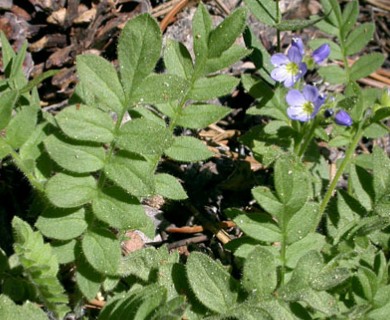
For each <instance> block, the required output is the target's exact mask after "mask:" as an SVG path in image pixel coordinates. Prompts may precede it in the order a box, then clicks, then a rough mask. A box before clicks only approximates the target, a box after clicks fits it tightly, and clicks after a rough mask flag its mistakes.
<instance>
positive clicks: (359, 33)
mask: <svg viewBox="0 0 390 320" xmlns="http://www.w3.org/2000/svg"><path fill="white" fill-rule="evenodd" d="M374 31H375V25H374V23H371V22H366V23H363V24H361V25H360V26H357V27H356V28H355V29H354V30H353V31H352V32H351V33H350V34H349V35H348V38H347V41H346V43H345V47H346V53H347V55H349V56H350V55H353V54H356V53H358V52H359V51H360V50H362V49H363V48H364V47H365V46H366V45H367V44H368V43H369V42H370V41H371V39H372V37H373V35H374Z"/></svg>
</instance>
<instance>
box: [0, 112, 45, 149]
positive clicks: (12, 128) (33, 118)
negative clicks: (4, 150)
mask: <svg viewBox="0 0 390 320" xmlns="http://www.w3.org/2000/svg"><path fill="white" fill-rule="evenodd" d="M38 111H39V107H38V106H36V105H29V106H24V107H22V108H21V109H20V110H19V111H18V113H16V115H15V116H14V117H13V118H12V119H11V121H10V122H9V124H8V126H7V136H6V137H7V141H8V143H9V144H10V145H11V146H12V147H13V148H15V149H17V148H19V147H21V146H22V145H23V144H24V143H25V142H26V141H27V140H28V138H29V137H30V136H31V134H32V133H33V131H34V129H35V126H36V124H37V120H38Z"/></svg>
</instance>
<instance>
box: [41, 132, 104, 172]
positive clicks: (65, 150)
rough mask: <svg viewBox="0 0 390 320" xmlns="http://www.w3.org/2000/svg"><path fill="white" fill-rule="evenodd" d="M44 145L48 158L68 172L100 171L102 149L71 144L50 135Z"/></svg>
mask: <svg viewBox="0 0 390 320" xmlns="http://www.w3.org/2000/svg"><path fill="white" fill-rule="evenodd" d="M44 143H45V148H46V150H47V152H48V154H49V155H50V157H51V158H52V159H53V160H54V161H55V162H56V163H57V164H58V165H60V166H61V167H62V168H64V169H66V170H68V171H71V172H77V173H86V172H93V171H97V170H100V169H101V168H103V166H104V158H105V152H104V149H103V147H100V146H96V145H95V146H93V145H87V144H80V143H74V142H73V143H72V142H71V141H69V140H68V141H66V140H65V139H60V138H58V137H57V136H55V135H50V136H49V137H48V138H47V139H45V142H44Z"/></svg>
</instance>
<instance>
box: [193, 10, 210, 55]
mask: <svg viewBox="0 0 390 320" xmlns="http://www.w3.org/2000/svg"><path fill="white" fill-rule="evenodd" d="M211 29H212V21H211V16H210V14H209V13H208V11H207V9H206V7H205V6H204V4H203V3H200V4H199V6H198V9H197V10H196V12H195V15H194V18H193V19H192V36H193V39H194V40H193V41H194V52H195V57H196V59H197V60H199V59H203V60H206V59H207V56H208V41H209V35H210V32H211ZM203 62H204V61H203Z"/></svg>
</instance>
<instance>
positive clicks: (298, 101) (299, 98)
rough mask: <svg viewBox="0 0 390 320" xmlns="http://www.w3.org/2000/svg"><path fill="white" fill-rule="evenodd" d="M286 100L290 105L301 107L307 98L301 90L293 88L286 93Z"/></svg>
mask: <svg viewBox="0 0 390 320" xmlns="http://www.w3.org/2000/svg"><path fill="white" fill-rule="evenodd" d="M286 102H287V103H288V105H290V106H299V107H301V106H302V105H303V104H304V103H305V102H306V99H305V98H304V96H303V94H302V93H301V92H300V91H299V90H296V89H292V90H290V91H289V92H288V93H287V95H286Z"/></svg>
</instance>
